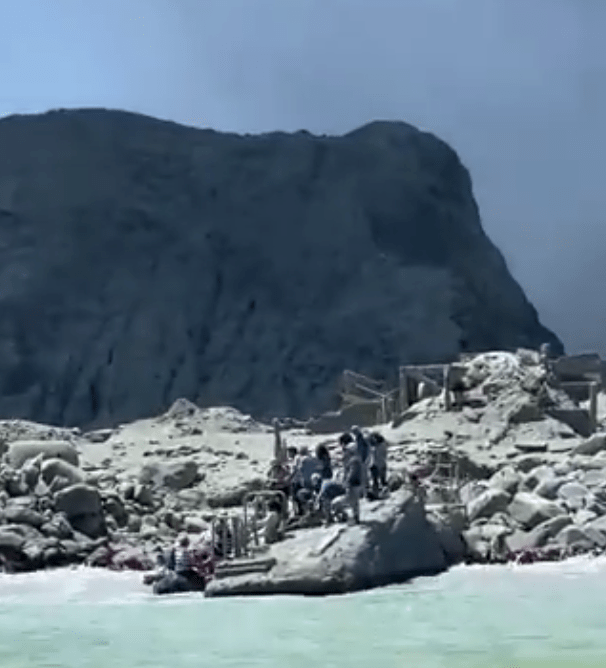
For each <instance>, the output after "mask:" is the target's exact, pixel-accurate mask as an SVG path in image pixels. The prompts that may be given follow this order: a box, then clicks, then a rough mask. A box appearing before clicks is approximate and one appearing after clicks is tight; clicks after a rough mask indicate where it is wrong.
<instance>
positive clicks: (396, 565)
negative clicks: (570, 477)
mask: <svg viewBox="0 0 606 668" xmlns="http://www.w3.org/2000/svg"><path fill="white" fill-rule="evenodd" d="M361 520H362V521H361V524H360V525H353V526H347V525H336V526H332V527H322V528H320V527H319V528H315V529H307V530H300V531H298V532H296V533H295V534H294V535H293V536H291V537H289V538H287V539H285V540H284V541H282V542H280V543H277V544H275V545H272V546H271V549H270V550H269V551H268V552H267V554H264V555H263V556H264V558H267V559H270V560H275V563H274V565H273V566H272V567H271V568H270V569H269V570H268V571H267V572H265V573H258V572H257V573H249V574H239V575H229V574H228V575H227V576H226V577H217V578H216V579H215V580H213V581H212V582H211V583H210V584H209V585H208V587H207V589H206V595H207V596H211V597H215V596H235V595H238V596H241V595H264V594H302V595H327V594H343V593H347V592H352V591H357V590H361V589H367V588H370V587H378V586H382V585H387V584H394V583H397V582H403V581H405V580H408V579H410V578H412V577H416V576H419V575H433V574H436V573H439V572H440V571H443V570H445V569H446V568H448V566H450V565H451V564H452V563H455V562H456V561H460V560H461V559H462V558H463V555H464V547H463V543H462V541H461V539H460V537H458V536H454V535H451V534H452V531H450V530H449V529H448V528H447V527H446V526H445V525H440V530H438V528H436V526H434V524H432V522H430V521H429V520H428V518H427V517H426V515H425V510H424V508H423V505H422V504H421V503H419V502H418V501H417V500H415V499H414V498H413V497H412V496H411V495H410V493H409V492H405V491H399V492H396V493H394V494H393V495H392V496H391V498H389V499H388V500H385V501H381V502H374V503H368V505H367V507H365V508H364V511H363V514H362V518H361Z"/></svg>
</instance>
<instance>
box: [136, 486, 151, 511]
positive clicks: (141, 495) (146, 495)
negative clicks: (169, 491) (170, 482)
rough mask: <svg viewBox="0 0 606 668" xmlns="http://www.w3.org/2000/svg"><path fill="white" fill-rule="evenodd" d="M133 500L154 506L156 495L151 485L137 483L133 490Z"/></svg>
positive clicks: (143, 504)
mask: <svg viewBox="0 0 606 668" xmlns="http://www.w3.org/2000/svg"><path fill="white" fill-rule="evenodd" d="M133 500H134V501H136V502H137V503H140V504H141V505H142V506H153V505H154V495H153V493H152V490H151V487H149V485H145V484H143V485H135V488H134V491H133Z"/></svg>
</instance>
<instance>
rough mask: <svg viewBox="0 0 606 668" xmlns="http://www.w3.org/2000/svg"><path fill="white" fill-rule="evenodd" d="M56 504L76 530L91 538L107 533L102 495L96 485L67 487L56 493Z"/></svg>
mask: <svg viewBox="0 0 606 668" xmlns="http://www.w3.org/2000/svg"><path fill="white" fill-rule="evenodd" d="M55 505H56V508H57V510H58V511H61V512H64V513H65V514H66V516H67V518H68V520H69V523H70V524H71V525H72V527H73V528H74V529H75V530H76V531H79V532H81V533H83V534H84V535H85V536H90V537H91V538H96V537H98V536H102V535H103V534H104V533H105V522H104V519H103V510H102V504H101V497H100V495H99V492H98V490H97V489H95V488H94V487H90V486H88V485H84V484H78V485H72V486H71V487H67V488H66V489H63V490H61V491H60V492H58V493H57V494H56V495H55Z"/></svg>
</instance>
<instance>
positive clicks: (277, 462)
mask: <svg viewBox="0 0 606 668" xmlns="http://www.w3.org/2000/svg"><path fill="white" fill-rule="evenodd" d="M339 454H340V457H339V456H338V455H339ZM274 455H275V456H274V461H273V462H272V466H271V469H270V473H269V478H270V487H271V489H273V490H275V491H277V492H281V494H280V495H279V496H277V497H276V499H275V500H273V501H272V502H270V504H269V508H268V509H269V511H270V514H271V515H272V517H270V518H269V519H268V522H267V524H266V532H265V538H266V542H270V543H271V542H275V541H276V540H278V539H279V537H280V530H279V529H280V527H283V526H288V525H289V523H290V524H291V525H293V524H297V523H300V522H301V520H302V519H303V518H309V517H310V516H315V517H316V518H317V517H319V518H320V519H321V520H323V521H324V522H325V523H326V524H330V523H332V522H334V521H335V520H338V521H347V520H348V519H349V513H351V518H352V519H353V521H354V522H355V523H359V522H360V501H361V499H363V498H369V499H377V498H380V497H381V496H382V495H384V494H385V493H386V492H387V443H386V441H385V439H384V437H383V436H382V434H380V433H379V432H372V433H370V434H368V435H365V434H364V433H362V431H361V430H360V429H359V428H358V427H352V429H351V431H350V432H345V433H343V434H341V436H340V437H339V440H338V448H337V458H336V459H337V460H338V459H340V466H337V462H335V461H333V457H332V456H331V453H330V451H329V449H328V447H327V445H326V444H320V445H318V446H317V447H316V450H315V453H313V454H312V453H311V452H310V450H309V448H308V447H307V446H302V447H300V448H299V449H297V448H295V447H285V446H284V444H283V443H282V441H281V439H280V435H279V430H277V429H276V447H275V453H274ZM289 506H291V507H289ZM291 511H292V512H291Z"/></svg>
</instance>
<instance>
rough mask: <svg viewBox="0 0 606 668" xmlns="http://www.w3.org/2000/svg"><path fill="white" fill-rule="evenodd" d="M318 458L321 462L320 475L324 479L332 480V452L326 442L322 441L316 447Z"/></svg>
mask: <svg viewBox="0 0 606 668" xmlns="http://www.w3.org/2000/svg"><path fill="white" fill-rule="evenodd" d="M316 459H317V460H318V461H319V462H320V475H321V476H322V480H330V478H332V461H331V459H330V452H328V448H327V447H326V445H324V443H320V444H319V445H318V446H317V447H316Z"/></svg>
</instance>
